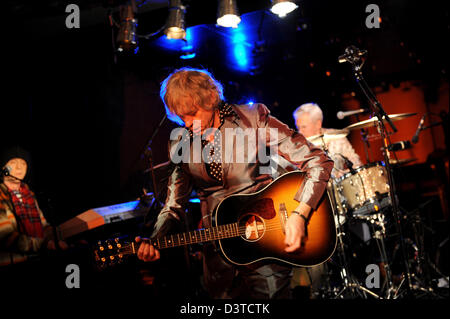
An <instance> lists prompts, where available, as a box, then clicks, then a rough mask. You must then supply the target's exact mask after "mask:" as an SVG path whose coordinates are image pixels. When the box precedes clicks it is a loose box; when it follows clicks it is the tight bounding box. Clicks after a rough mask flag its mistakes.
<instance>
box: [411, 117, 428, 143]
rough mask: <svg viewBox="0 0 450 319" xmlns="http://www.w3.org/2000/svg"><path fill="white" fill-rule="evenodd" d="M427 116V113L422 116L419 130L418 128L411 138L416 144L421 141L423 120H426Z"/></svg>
mask: <svg viewBox="0 0 450 319" xmlns="http://www.w3.org/2000/svg"><path fill="white" fill-rule="evenodd" d="M425 116H426V114H424V115H423V116H422V118H421V119H420V122H419V126H418V127H417V130H416V134H414V136H413V137H412V139H411V142H413V143H414V144H416V143H417V142H418V141H419V133H420V131H421V130H422V127H423V122H424V121H425Z"/></svg>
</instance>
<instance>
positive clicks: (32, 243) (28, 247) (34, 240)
mask: <svg viewBox="0 0 450 319" xmlns="http://www.w3.org/2000/svg"><path fill="white" fill-rule="evenodd" d="M0 162H1V168H2V169H1V182H0V268H1V267H2V266H6V265H13V264H16V263H19V262H23V261H25V260H27V257H28V256H30V254H38V253H39V252H40V251H41V250H42V248H47V249H50V250H54V249H56V247H55V243H54V241H53V240H52V239H51V238H52V231H51V227H50V225H49V224H48V222H47V221H46V219H45V217H44V214H43V213H42V211H41V209H40V208H39V205H38V202H37V200H36V197H35V194H34V193H33V192H32V191H31V189H30V188H29V186H28V184H27V183H26V182H25V180H26V178H27V176H28V175H29V170H30V164H31V157H30V154H29V153H28V152H27V151H26V150H25V149H23V148H21V147H20V146H14V147H11V148H8V149H6V150H5V151H4V152H3V153H2V154H1V157H0ZM58 244H59V246H60V248H62V249H65V248H67V245H66V244H65V243H64V242H58Z"/></svg>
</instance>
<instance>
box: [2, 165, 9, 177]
mask: <svg viewBox="0 0 450 319" xmlns="http://www.w3.org/2000/svg"><path fill="white" fill-rule="evenodd" d="M10 173H11V167H9V166H7V165H6V166H3V167H2V170H1V172H0V175H1V176H9V174H10Z"/></svg>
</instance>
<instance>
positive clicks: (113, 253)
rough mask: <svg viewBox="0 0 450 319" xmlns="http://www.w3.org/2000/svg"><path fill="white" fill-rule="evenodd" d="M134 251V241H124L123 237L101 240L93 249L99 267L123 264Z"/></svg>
mask: <svg viewBox="0 0 450 319" xmlns="http://www.w3.org/2000/svg"><path fill="white" fill-rule="evenodd" d="M134 252H135V249H134V243H128V242H124V241H123V240H122V239H121V238H114V239H106V240H99V241H98V242H97V244H96V245H95V248H94V251H93V253H94V259H95V264H96V266H97V268H98V269H105V268H108V267H111V266H115V265H119V264H122V263H124V261H125V260H126V257H127V256H128V255H131V254H134Z"/></svg>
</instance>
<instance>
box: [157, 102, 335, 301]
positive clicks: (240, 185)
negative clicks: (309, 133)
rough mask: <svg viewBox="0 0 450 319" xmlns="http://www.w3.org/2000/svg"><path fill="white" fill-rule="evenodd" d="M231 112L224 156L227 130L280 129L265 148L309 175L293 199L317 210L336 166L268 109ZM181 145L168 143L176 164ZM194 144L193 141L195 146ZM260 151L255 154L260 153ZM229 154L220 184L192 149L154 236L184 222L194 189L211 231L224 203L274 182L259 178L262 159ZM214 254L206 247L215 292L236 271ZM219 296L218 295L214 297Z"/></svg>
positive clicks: (175, 176)
mask: <svg viewBox="0 0 450 319" xmlns="http://www.w3.org/2000/svg"><path fill="white" fill-rule="evenodd" d="M233 110H234V111H235V113H236V114H237V116H234V115H233V116H228V117H225V121H224V123H223V125H222V127H221V128H220V131H221V133H222V137H223V138H222V141H221V144H222V150H224V149H225V144H226V143H227V141H226V137H227V135H226V129H233V128H234V129H236V128H241V129H243V130H245V129H258V128H266V129H269V128H274V129H277V132H278V134H277V139H276V140H275V141H274V140H270V139H269V138H266V140H265V141H263V143H265V144H266V145H267V146H269V144H270V145H272V146H276V147H277V152H278V155H279V156H282V157H284V158H285V159H286V160H288V161H289V162H291V163H293V164H294V165H295V166H297V167H298V169H299V170H301V171H304V172H305V173H306V178H305V181H304V183H303V185H302V186H301V187H300V189H299V190H298V192H297V194H296V196H295V199H296V200H298V201H299V202H300V201H301V202H304V203H306V204H308V205H309V206H310V207H312V208H313V209H315V208H316V207H317V205H318V203H319V201H320V199H321V197H322V195H323V193H324V190H325V189H326V184H327V182H328V180H329V178H330V173H331V170H332V168H333V161H332V160H331V159H330V158H329V157H327V155H326V154H325V153H324V152H323V151H322V150H321V149H320V148H318V147H316V146H314V145H313V144H311V143H309V142H308V141H307V140H306V139H305V137H304V136H303V135H301V134H300V133H298V132H296V131H294V130H292V129H290V128H289V127H288V126H287V125H286V124H284V123H282V122H280V121H279V120H278V119H276V118H275V117H273V116H271V115H270V112H269V110H268V109H267V107H266V106H265V105H263V104H254V105H233ZM194 139H195V138H194ZM182 140H183V139H182V138H179V139H178V140H176V141H171V142H170V143H169V149H170V150H171V151H172V153H171V155H170V156H171V158H173V154H174V153H173V152H178V151H180V147H179V146H180V144H181V143H182ZM228 142H229V143H233V147H234V149H235V151H236V152H244V154H246V155H248V153H249V150H248V147H246V146H247V144H244V149H236V147H235V143H236V141H234V140H233V141H228ZM193 143H195V141H192V144H193ZM259 151H260V150H258V149H257V150H256V152H259ZM226 153H227V152H224V151H222V159H223V162H222V180H223V182H218V181H216V180H215V179H213V178H212V177H210V176H209V175H208V174H207V172H206V168H205V164H204V163H193V161H192V156H193V154H192V145H191V154H190V157H189V159H190V160H189V161H187V162H185V163H180V164H178V165H176V166H175V169H174V170H173V172H172V174H171V176H170V178H169V181H168V187H167V197H166V202H165V205H164V207H163V209H162V210H161V212H160V213H159V215H158V218H157V221H156V223H155V228H154V232H153V236H158V237H159V236H163V235H165V234H166V233H167V232H168V231H169V230H170V229H169V228H170V226H169V225H170V224H171V222H169V221H173V220H180V219H181V218H182V216H184V211H185V209H186V204H187V202H188V200H189V198H190V195H191V192H192V190H193V189H195V190H196V191H197V194H198V196H199V199H200V208H201V213H202V224H203V227H205V228H207V227H210V226H211V224H212V220H211V216H212V213H213V211H214V209H215V207H216V206H217V205H218V204H219V202H220V201H221V200H222V199H224V198H225V197H227V196H228V195H231V194H235V193H253V192H256V191H258V190H259V189H261V188H263V187H264V186H266V185H267V184H269V183H270V182H271V181H272V176H271V175H270V174H261V171H260V167H261V166H264V167H267V166H268V165H269V163H261V161H259V160H258V156H257V157H256V162H250V163H245V162H244V163H237V162H235V161H234V162H233V160H232V158H230V156H233V155H231V154H226ZM228 153H229V152H228ZM250 153H251V152H250ZM227 156H228V158H227ZM213 251H214V246H211V245H205V256H206V260H204V261H205V262H204V275H205V283H206V285H207V286H211V285H212V286H217V281H222V282H226V281H227V280H230V276H232V267H229V266H227V265H226V264H225V262H224V261H222V260H221V259H216V258H212V256H213V255H214V253H212V254H211V252H213ZM208 256H211V258H208ZM226 269H228V270H229V271H228V276H226V275H225V274H224V272H226ZM219 278H220V279H221V280H219ZM215 296H220V295H217V294H215Z"/></svg>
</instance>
